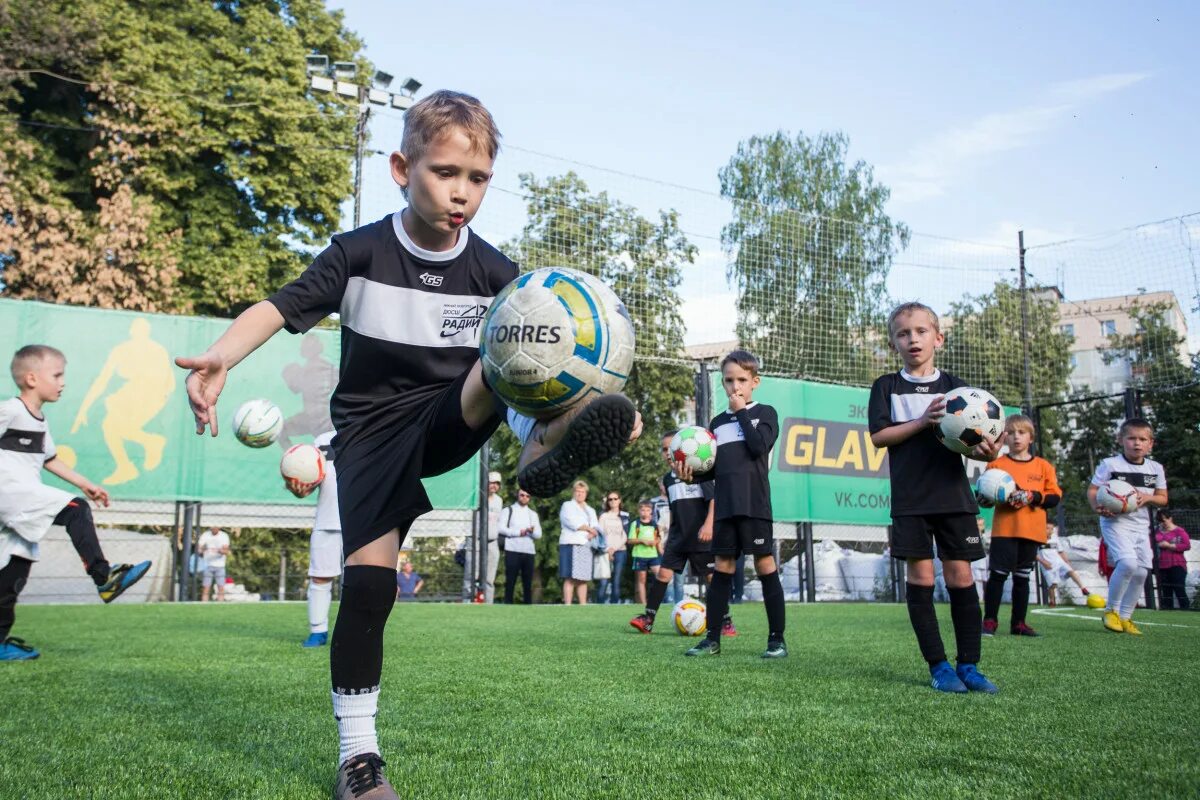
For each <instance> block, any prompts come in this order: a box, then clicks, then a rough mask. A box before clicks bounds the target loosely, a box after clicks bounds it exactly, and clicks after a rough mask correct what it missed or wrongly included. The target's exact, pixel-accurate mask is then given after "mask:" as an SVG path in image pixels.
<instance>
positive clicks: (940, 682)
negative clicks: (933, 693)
mask: <svg viewBox="0 0 1200 800" xmlns="http://www.w3.org/2000/svg"><path fill="white" fill-rule="evenodd" d="M929 676H930V678H931V679H932V680H930V682H929V685H930V686H932V687H933V688H935V689H937V690H938V691H939V692H951V693H955V694H964V693H965V692H966V691H967V686H966V684H964V683H963V682H962V679H960V678H959V677H958V675H957V674H956V673H955V672H954V667H952V666H950V662H949V661H943V662H941V663H940V664H934V665H933V666H932V667H930V668H929Z"/></svg>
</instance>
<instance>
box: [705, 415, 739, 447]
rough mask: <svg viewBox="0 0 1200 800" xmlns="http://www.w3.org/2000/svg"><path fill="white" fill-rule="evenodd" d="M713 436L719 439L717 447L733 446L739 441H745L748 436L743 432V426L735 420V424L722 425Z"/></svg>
mask: <svg viewBox="0 0 1200 800" xmlns="http://www.w3.org/2000/svg"><path fill="white" fill-rule="evenodd" d="M713 436H715V437H717V447H718V448H719V447H720V446H721V445H723V444H732V443H733V442H737V441H745V440H746V434H745V433H744V432H743V431H742V426H741V424H740V423H739V422H738V421H737V420H736V419H735V420H734V421H733V422H726V423H725V424H724V425H720V426H718V427H717V429H716V430H714V431H713Z"/></svg>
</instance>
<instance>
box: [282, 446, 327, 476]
mask: <svg viewBox="0 0 1200 800" xmlns="http://www.w3.org/2000/svg"><path fill="white" fill-rule="evenodd" d="M279 474H280V475H282V476H283V477H285V478H287V479H289V480H293V481H297V482H299V483H320V482H321V481H323V480H325V456H324V455H323V454H322V453H321V450H320V449H319V448H317V447H315V446H314V445H311V444H296V445H292V446H291V447H289V448H288V451H287V452H286V453H284V454H283V458H281V459H280V460H279Z"/></svg>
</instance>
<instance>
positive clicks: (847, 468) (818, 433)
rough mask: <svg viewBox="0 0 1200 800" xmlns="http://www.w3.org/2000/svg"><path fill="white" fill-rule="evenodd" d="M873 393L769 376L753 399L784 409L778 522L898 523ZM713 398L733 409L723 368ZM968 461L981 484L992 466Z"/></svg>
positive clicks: (778, 450)
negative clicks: (871, 422) (872, 421)
mask: <svg viewBox="0 0 1200 800" xmlns="http://www.w3.org/2000/svg"><path fill="white" fill-rule="evenodd" d="M869 395H870V390H869V389H865V388H861V387H853V386H836V385H832V384H824V383H811V382H809V381H798V380H789V379H786V378H763V379H762V384H761V385H760V386H759V387H758V389H756V390H755V391H754V399H755V400H756V401H757V402H760V403H766V404H767V405H770V406H774V408H775V410H776V411H777V412H778V413H779V438H778V440H777V441H776V442H775V449H774V451H773V452H772V454H771V474H770V476H771V505H772V509H773V511H774V514H775V519H776V520H777V521H780V522H827V523H836V524H842V525H889V524H891V503H892V491H891V482H890V478H889V475H890V473H889V471H888V469H889V460H888V455H887V450H886V448H885V449H880V448H876V447H875V446H874V445H873V444H871V435H870V433H869V432H868V430H867V399H868V397H869ZM712 398H713V412H714V414H715V413H718V412H720V411H721V410H723V409H724V408H725V407H726V404H725V390H724V389H723V388H722V387H721V375H720V373H713V375H712ZM1005 412H1006V413H1016V409H1005ZM966 465H967V466H966V469H967V475H968V477H969V478H970V480H971V482H972V484H974V482H975V479H976V478H978V476H979V474H980V473H981V472H982V471H983V470H984V469H985V468H986V466H985V465H984V464H983V463H982V462H979V461H972V460H969V459H968V460H967V461H966ZM985 516H988V517H989V518H990V516H991V511H990V510H986V509H985Z"/></svg>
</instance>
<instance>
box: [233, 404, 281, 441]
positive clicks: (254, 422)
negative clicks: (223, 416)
mask: <svg viewBox="0 0 1200 800" xmlns="http://www.w3.org/2000/svg"><path fill="white" fill-rule="evenodd" d="M282 430H283V412H282V411H280V410H279V406H277V405H275V404H274V403H272V402H271V401H270V400H263V399H262V398H259V399H257V400H247V401H246V402H244V403H242V405H241V407H240V408H238V410H237V413H236V414H234V415H233V435H234V436H236V437H237V440H238V441H239V442H241V443H242V444H244V445H246V446H247V447H266V446H267V445H269V444H272V443H273V442H274V441H275V440H276V439H278V438H279V433H280V431H282Z"/></svg>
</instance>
